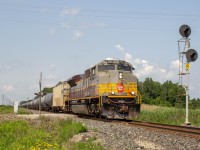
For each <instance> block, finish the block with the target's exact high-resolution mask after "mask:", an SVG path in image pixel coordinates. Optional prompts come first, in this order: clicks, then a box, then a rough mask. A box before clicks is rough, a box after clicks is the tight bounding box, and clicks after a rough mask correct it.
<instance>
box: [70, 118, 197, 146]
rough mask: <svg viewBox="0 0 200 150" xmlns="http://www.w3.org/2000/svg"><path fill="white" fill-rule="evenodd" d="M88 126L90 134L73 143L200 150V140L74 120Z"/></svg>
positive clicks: (82, 134) (135, 128)
mask: <svg viewBox="0 0 200 150" xmlns="http://www.w3.org/2000/svg"><path fill="white" fill-rule="evenodd" d="M74 120H75V121H77V122H81V123H83V125H85V126H87V128H88V132H87V133H81V134H79V135H76V136H74V137H73V138H72V139H71V141H74V142H80V141H82V142H84V141H85V140H87V139H89V138H91V137H96V140H95V142H99V143H101V145H102V146H103V147H104V148H105V149H109V150H134V149H144V150H200V139H194V138H188V137H182V136H178V135H175V134H167V133H162V132H156V131H155V130H154V131H153V130H149V129H145V128H139V127H130V126H126V125H124V124H113V123H109V122H100V121H95V120H89V119H83V118H77V117H75V118H74Z"/></svg>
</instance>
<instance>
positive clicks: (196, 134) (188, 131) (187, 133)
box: [81, 116, 200, 140]
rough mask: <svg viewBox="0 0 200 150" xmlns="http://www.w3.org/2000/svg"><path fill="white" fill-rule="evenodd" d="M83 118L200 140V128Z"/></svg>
mask: <svg viewBox="0 0 200 150" xmlns="http://www.w3.org/2000/svg"><path fill="white" fill-rule="evenodd" d="M81 118H85V119H92V120H96V121H103V122H110V123H115V124H118V123H120V124H122V125H126V126H134V127H143V128H147V129H150V130H154V131H155V132H163V133H166V134H175V135H180V136H184V137H191V138H197V139H199V140H200V127H193V126H177V125H168V124H160V123H151V122H142V121H129V120H115V119H114V120H111V119H100V118H92V117H88V116H81Z"/></svg>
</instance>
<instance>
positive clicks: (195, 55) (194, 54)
mask: <svg viewBox="0 0 200 150" xmlns="http://www.w3.org/2000/svg"><path fill="white" fill-rule="evenodd" d="M186 58H187V61H188V62H193V61H195V60H197V58H198V53H197V52H196V51H195V50H194V49H189V50H188V51H187V52H186Z"/></svg>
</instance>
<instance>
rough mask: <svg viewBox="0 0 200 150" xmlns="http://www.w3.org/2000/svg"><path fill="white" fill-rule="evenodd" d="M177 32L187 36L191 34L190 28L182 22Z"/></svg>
mask: <svg viewBox="0 0 200 150" xmlns="http://www.w3.org/2000/svg"><path fill="white" fill-rule="evenodd" d="M179 33H180V34H181V36H182V37H186V38H187V37H189V36H190V34H191V28H190V27H189V26H188V25H186V24H184V25H182V26H181V27H180V28H179Z"/></svg>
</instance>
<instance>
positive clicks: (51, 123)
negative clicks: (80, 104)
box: [0, 106, 103, 150]
mask: <svg viewBox="0 0 200 150" xmlns="http://www.w3.org/2000/svg"><path fill="white" fill-rule="evenodd" d="M19 110H20V111H19V112H20V114H22V113H27V112H26V110H27V109H19ZM19 112H18V113H19ZM5 114H11V115H12V114H13V115H12V116H15V115H14V113H13V107H10V106H0V118H1V116H6V115H5ZM87 130H88V129H87V127H85V126H83V125H82V124H81V123H76V122H73V121H72V120H71V119H65V120H64V119H59V118H47V117H44V116H42V117H41V118H40V119H32V120H31V119H22V118H19V117H11V118H10V119H8V118H7V119H4V120H1V121H0V150H5V149H6V150H65V149H66V147H67V146H68V147H70V148H72V149H73V150H82V149H83V150H84V149H85V150H86V149H88V150H103V148H102V146H101V145H100V144H97V143H94V142H93V141H94V140H95V138H91V139H89V140H88V141H86V142H77V143H71V144H70V145H66V144H67V141H68V140H69V139H70V138H72V137H73V136H74V135H75V134H79V133H82V132H87Z"/></svg>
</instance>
